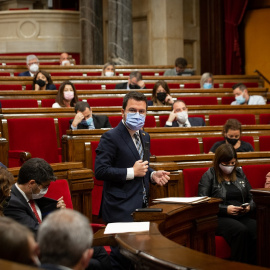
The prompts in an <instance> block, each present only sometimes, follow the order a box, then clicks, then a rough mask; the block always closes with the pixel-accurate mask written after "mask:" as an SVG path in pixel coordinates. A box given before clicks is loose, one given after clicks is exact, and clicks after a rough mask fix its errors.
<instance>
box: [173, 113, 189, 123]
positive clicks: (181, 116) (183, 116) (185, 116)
mask: <svg viewBox="0 0 270 270" xmlns="http://www.w3.org/2000/svg"><path fill="white" fill-rule="evenodd" d="M176 118H177V121H178V122H179V123H180V124H185V123H186V121H187V120H188V113H187V111H182V112H179V113H177V116H176Z"/></svg>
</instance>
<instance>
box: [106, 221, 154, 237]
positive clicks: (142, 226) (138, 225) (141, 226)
mask: <svg viewBox="0 0 270 270" xmlns="http://www.w3.org/2000/svg"><path fill="white" fill-rule="evenodd" d="M149 226H150V222H149V221H146V222H115V223H108V224H107V226H106V229H105V231H104V234H114V233H128V232H147V231H149Z"/></svg>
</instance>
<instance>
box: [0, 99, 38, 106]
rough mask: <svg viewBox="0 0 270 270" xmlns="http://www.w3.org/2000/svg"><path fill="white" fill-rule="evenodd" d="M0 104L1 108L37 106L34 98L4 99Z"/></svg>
mask: <svg viewBox="0 0 270 270" xmlns="http://www.w3.org/2000/svg"><path fill="white" fill-rule="evenodd" d="M1 104H2V108H38V102H37V100H36V99H6V100H1Z"/></svg>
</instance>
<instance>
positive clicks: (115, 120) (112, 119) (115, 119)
mask: <svg viewBox="0 0 270 270" xmlns="http://www.w3.org/2000/svg"><path fill="white" fill-rule="evenodd" d="M108 119H109V122H110V124H111V126H112V127H113V128H114V127H116V126H117V125H118V124H119V123H120V121H121V120H122V116H120V115H119V116H108Z"/></svg>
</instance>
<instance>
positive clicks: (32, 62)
mask: <svg viewBox="0 0 270 270" xmlns="http://www.w3.org/2000/svg"><path fill="white" fill-rule="evenodd" d="M26 65H27V67H28V71H25V72H22V73H20V74H19V75H18V76H28V77H29V76H31V77H34V76H35V75H36V74H37V72H38V71H39V60H38V58H37V56H35V55H34V54H30V55H27V57H26Z"/></svg>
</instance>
